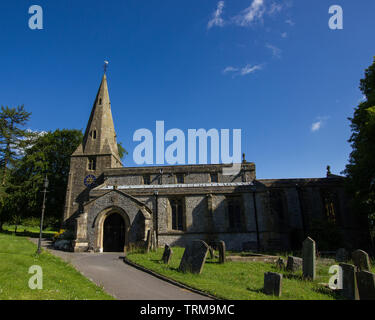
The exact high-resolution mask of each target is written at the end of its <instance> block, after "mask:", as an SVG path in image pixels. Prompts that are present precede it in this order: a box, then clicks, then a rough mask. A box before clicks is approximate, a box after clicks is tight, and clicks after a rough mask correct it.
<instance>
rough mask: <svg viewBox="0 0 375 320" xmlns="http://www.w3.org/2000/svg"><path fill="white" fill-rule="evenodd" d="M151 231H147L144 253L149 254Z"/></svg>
mask: <svg viewBox="0 0 375 320" xmlns="http://www.w3.org/2000/svg"><path fill="white" fill-rule="evenodd" d="M151 243H152V242H151V230H148V231H147V238H146V251H147V252H149V251H150V249H151Z"/></svg>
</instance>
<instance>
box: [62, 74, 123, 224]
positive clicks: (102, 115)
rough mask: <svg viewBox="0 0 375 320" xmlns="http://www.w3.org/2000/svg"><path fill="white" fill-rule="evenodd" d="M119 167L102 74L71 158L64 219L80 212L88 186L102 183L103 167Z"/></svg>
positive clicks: (119, 161)
mask: <svg viewBox="0 0 375 320" xmlns="http://www.w3.org/2000/svg"><path fill="white" fill-rule="evenodd" d="M121 166H122V164H121V160H120V157H119V153H118V147H117V140H116V133H115V128H114V125H113V119H112V112H111V102H110V99H109V93H108V85H107V76H106V74H105V73H104V75H103V78H102V82H101V84H100V87H99V90H98V93H97V95H96V98H95V102H94V106H93V107H92V111H91V115H90V119H89V121H88V124H87V127H86V131H85V134H84V137H83V141H82V143H81V144H80V145H79V146H78V148H77V149H76V151H75V152H74V153H73V154H72V156H71V158H70V172H69V179H68V186H67V192H66V200H65V209H64V222H67V220H68V219H69V218H70V217H72V216H73V215H74V216H76V215H77V214H79V213H80V212H81V209H82V205H83V203H84V202H85V201H87V200H88V196H89V191H90V189H91V188H93V187H95V186H97V185H99V184H101V183H103V171H104V170H105V169H107V168H118V167H121Z"/></svg>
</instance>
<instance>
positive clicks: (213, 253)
mask: <svg viewBox="0 0 375 320" xmlns="http://www.w3.org/2000/svg"><path fill="white" fill-rule="evenodd" d="M208 252H209V253H210V259H214V258H215V252H214V248H212V246H208Z"/></svg>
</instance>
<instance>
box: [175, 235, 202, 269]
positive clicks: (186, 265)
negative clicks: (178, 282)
mask: <svg viewBox="0 0 375 320" xmlns="http://www.w3.org/2000/svg"><path fill="white" fill-rule="evenodd" d="M207 253H208V245H207V244H206V243H205V242H204V241H202V240H194V241H192V242H190V243H189V244H188V245H187V246H186V248H185V251H184V255H183V256H182V259H181V262H180V266H179V270H180V271H183V272H191V273H198V274H199V273H201V272H202V270H203V266H204V263H205V262H206V257H207Z"/></svg>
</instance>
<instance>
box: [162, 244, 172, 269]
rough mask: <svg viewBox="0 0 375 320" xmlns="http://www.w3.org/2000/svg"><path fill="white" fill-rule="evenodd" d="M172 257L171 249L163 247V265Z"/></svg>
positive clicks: (166, 246) (167, 246)
mask: <svg viewBox="0 0 375 320" xmlns="http://www.w3.org/2000/svg"><path fill="white" fill-rule="evenodd" d="M172 255H173V251H172V248H171V247H170V246H169V245H167V244H166V245H165V247H164V252H163V257H162V260H163V262H164V263H165V264H169V262H170V261H171V258H172Z"/></svg>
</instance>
